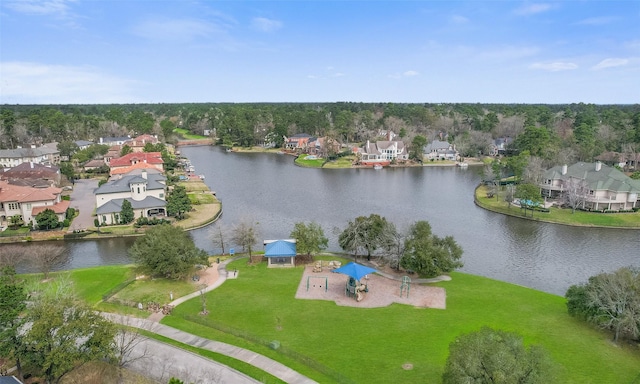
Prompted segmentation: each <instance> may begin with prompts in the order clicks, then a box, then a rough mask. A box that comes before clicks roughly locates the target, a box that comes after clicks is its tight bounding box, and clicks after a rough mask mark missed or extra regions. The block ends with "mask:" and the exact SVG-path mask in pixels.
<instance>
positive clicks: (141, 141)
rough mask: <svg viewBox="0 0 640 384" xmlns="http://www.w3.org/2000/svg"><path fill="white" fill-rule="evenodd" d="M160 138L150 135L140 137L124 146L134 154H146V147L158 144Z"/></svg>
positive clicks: (128, 141)
mask: <svg viewBox="0 0 640 384" xmlns="http://www.w3.org/2000/svg"><path fill="white" fill-rule="evenodd" d="M158 142H159V141H158V137H157V136H152V135H148V134H144V135H140V136H138V137H134V138H133V139H130V140H127V141H125V142H124V143H123V144H122V145H127V146H129V148H131V150H133V152H144V146H145V145H147V144H148V143H150V144H157V143H158Z"/></svg>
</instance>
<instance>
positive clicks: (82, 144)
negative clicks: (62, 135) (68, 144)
mask: <svg viewBox="0 0 640 384" xmlns="http://www.w3.org/2000/svg"><path fill="white" fill-rule="evenodd" d="M74 143H75V144H76V145H77V146H78V147H83V146H85V145H92V144H93V141H88V140H76V141H74Z"/></svg>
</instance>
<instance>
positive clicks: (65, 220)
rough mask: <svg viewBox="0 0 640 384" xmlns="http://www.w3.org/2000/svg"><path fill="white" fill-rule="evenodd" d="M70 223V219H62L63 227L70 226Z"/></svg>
mask: <svg viewBox="0 0 640 384" xmlns="http://www.w3.org/2000/svg"><path fill="white" fill-rule="evenodd" d="M69 224H70V221H69V219H64V220H63V221H62V227H63V228H64V227H68V226H69Z"/></svg>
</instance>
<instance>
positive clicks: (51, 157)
mask: <svg viewBox="0 0 640 384" xmlns="http://www.w3.org/2000/svg"><path fill="white" fill-rule="evenodd" d="M29 162H32V163H36V164H58V163H60V152H58V150H57V149H54V148H48V147H45V146H42V147H39V148H17V149H0V166H2V167H4V168H12V167H15V166H17V165H20V164H22V163H29Z"/></svg>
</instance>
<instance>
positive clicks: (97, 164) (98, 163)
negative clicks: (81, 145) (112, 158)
mask: <svg viewBox="0 0 640 384" xmlns="http://www.w3.org/2000/svg"><path fill="white" fill-rule="evenodd" d="M105 165H107V163H105V161H104V160H101V159H94V160H89V161H87V162H86V163H85V164H84V165H83V166H82V169H83V170H85V171H90V170H93V169H99V168H101V167H104V166H105Z"/></svg>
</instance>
